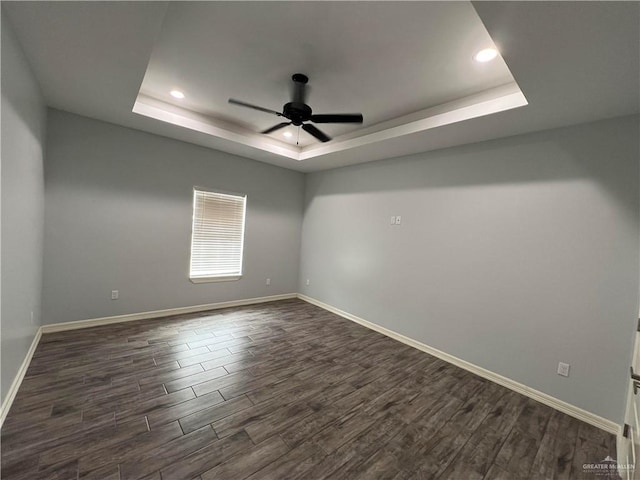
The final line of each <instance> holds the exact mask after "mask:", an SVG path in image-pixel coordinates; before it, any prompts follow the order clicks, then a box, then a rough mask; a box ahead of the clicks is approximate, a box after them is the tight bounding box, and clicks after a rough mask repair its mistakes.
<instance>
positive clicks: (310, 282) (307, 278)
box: [307, 278, 311, 287]
mask: <svg viewBox="0 0 640 480" xmlns="http://www.w3.org/2000/svg"><path fill="white" fill-rule="evenodd" d="M309 283H311V282H310V281H309V279H308V278H307V287H308V286H309Z"/></svg>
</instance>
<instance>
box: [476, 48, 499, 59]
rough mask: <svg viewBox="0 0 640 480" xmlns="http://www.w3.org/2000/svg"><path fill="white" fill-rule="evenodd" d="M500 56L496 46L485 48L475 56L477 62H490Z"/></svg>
mask: <svg viewBox="0 0 640 480" xmlns="http://www.w3.org/2000/svg"><path fill="white" fill-rule="evenodd" d="M497 56H498V51H497V50H496V49H495V48H485V49H484V50H480V51H479V52H478V53H476V55H475V57H473V58H474V59H475V60H476V62H489V61H491V60H493V59H494V58H496V57H497Z"/></svg>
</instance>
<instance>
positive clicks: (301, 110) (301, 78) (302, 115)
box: [229, 73, 363, 142]
mask: <svg viewBox="0 0 640 480" xmlns="http://www.w3.org/2000/svg"><path fill="white" fill-rule="evenodd" d="M291 79H292V80H293V99H292V100H291V101H290V102H289V103H285V104H284V106H283V107H282V113H280V112H276V111H275V110H270V109H268V108H263V107H259V106H257V105H252V104H250V103H246V102H242V101H240V100H235V99H233V98H230V99H229V103H232V104H234V105H240V106H241V107H248V108H253V109H254V110H259V111H261V112H265V113H272V114H274V115H277V116H279V117H284V118H286V119H287V120H289V121H288V122H282V123H279V124H278V125H274V126H273V127H271V128H267V129H266V130H264V131H263V132H260V133H264V134H267V133H272V132H275V131H276V130H279V129H280V128H284V127H287V126H289V125H295V126H296V127H302V129H303V130H304V131H305V132H307V133H309V134H311V135H313V136H314V137H315V138H317V139H318V140H320V141H321V142H328V141H329V140H331V137H329V136H328V135H327V134H325V133H324V132H322V131H321V130H320V129H318V128H317V127H316V126H315V125H312V124H311V123H305V122H313V123H362V121H363V119H362V114H361V113H329V114H320V115H318V114H314V113H313V111H312V110H311V107H310V106H309V105H307V104H306V103H304V102H305V97H306V85H307V82H308V81H309V78H308V77H307V76H306V75H303V74H302V73H296V74H294V75H293V76H292V77H291Z"/></svg>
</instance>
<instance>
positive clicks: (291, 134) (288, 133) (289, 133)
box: [282, 132, 293, 138]
mask: <svg viewBox="0 0 640 480" xmlns="http://www.w3.org/2000/svg"><path fill="white" fill-rule="evenodd" d="M282 135H284V136H285V137H287V138H291V137H293V133H291V132H284V133H283V134H282Z"/></svg>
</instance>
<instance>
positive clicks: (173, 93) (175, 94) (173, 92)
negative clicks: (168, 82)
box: [169, 90, 184, 99]
mask: <svg viewBox="0 0 640 480" xmlns="http://www.w3.org/2000/svg"><path fill="white" fill-rule="evenodd" d="M169 94H170V95H171V96H172V97H174V98H179V99H183V98H184V93H182V92H181V91H180V90H171V91H170V92H169Z"/></svg>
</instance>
